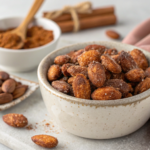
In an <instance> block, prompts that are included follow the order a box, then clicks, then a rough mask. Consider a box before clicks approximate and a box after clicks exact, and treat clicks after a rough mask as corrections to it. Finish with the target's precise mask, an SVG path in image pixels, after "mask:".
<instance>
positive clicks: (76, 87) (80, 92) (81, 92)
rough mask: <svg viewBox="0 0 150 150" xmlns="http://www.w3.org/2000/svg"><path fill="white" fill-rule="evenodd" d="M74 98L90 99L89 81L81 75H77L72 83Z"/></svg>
mask: <svg viewBox="0 0 150 150" xmlns="http://www.w3.org/2000/svg"><path fill="white" fill-rule="evenodd" d="M72 87H73V93H74V96H75V97H77V98H83V99H90V96H91V87H90V82H89V80H88V79H87V78H86V77H85V76H84V75H83V74H78V75H77V76H76V78H75V79H74V80H73V83H72Z"/></svg>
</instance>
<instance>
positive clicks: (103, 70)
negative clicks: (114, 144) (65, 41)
mask: <svg viewBox="0 0 150 150" xmlns="http://www.w3.org/2000/svg"><path fill="white" fill-rule="evenodd" d="M149 62H150V53H149V52H147V51H144V50H143V49H140V48H138V47H135V46H132V45H127V44H123V43H119V42H110V41H97V42H86V43H77V44H74V45H71V46H66V47H63V48H61V49H58V50H55V51H54V52H51V53H50V54H48V55H47V56H46V57H45V58H44V59H43V60H42V61H41V63H40V65H39V67H38V79H39V84H40V89H41V93H42V96H43V100H44V102H45V105H46V107H47V110H48V111H49V113H50V115H51V117H52V118H53V119H54V120H55V121H56V122H57V124H59V125H60V126H61V127H62V128H64V129H65V130H66V131H67V132H70V133H72V134H74V135H77V136H80V137H84V138H91V139H110V138H117V137H121V136H125V135H128V134H130V133H133V132H134V131H136V130H138V129H139V128H140V127H142V126H143V125H144V124H145V123H146V122H147V120H148V119H149V114H150V109H149V106H150V63H149Z"/></svg>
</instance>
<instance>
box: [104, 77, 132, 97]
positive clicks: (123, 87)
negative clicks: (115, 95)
mask: <svg viewBox="0 0 150 150" xmlns="http://www.w3.org/2000/svg"><path fill="white" fill-rule="evenodd" d="M105 86H111V87H114V88H115V89H117V90H118V91H120V92H121V93H122V94H127V93H129V91H130V88H129V85H128V84H127V83H126V82H125V81H123V80H122V79H110V80H108V81H107V82H106V83H105Z"/></svg>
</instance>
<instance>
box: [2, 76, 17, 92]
mask: <svg viewBox="0 0 150 150" xmlns="http://www.w3.org/2000/svg"><path fill="white" fill-rule="evenodd" d="M15 87H16V81H15V80H13V79H8V80H6V81H5V82H4V83H3V84H2V91H3V92H5V93H12V92H13V91H14V90H15Z"/></svg>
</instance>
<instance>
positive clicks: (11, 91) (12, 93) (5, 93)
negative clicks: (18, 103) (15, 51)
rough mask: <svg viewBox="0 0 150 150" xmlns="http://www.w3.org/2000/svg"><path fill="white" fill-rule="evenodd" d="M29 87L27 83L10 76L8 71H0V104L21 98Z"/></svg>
mask: <svg viewBox="0 0 150 150" xmlns="http://www.w3.org/2000/svg"><path fill="white" fill-rule="evenodd" d="M27 89H28V86H27V85H22V84H21V82H17V81H15V79H12V78H10V76H9V74H8V73H6V72H4V71H0V104H5V103H9V102H11V101H13V100H14V99H16V98H19V97H20V96H22V95H24V93H25V92H26V91H27Z"/></svg>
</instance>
